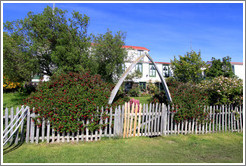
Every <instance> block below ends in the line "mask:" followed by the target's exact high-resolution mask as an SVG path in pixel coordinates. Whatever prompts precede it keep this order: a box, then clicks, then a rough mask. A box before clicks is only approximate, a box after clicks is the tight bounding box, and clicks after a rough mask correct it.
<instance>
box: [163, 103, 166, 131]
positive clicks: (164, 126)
mask: <svg viewBox="0 0 246 166" xmlns="http://www.w3.org/2000/svg"><path fill="white" fill-rule="evenodd" d="M162 111H163V133H164V135H166V134H167V130H166V129H167V107H166V105H165V104H164V103H163V104H162Z"/></svg>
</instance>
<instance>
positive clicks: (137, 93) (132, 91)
mask: <svg viewBox="0 0 246 166" xmlns="http://www.w3.org/2000/svg"><path fill="white" fill-rule="evenodd" d="M128 95H129V96H131V97H139V96H140V89H139V87H135V88H132V89H130V90H129V92H128Z"/></svg>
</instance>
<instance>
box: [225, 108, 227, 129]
mask: <svg viewBox="0 0 246 166" xmlns="http://www.w3.org/2000/svg"><path fill="white" fill-rule="evenodd" d="M226 131H227V105H225V132H226Z"/></svg>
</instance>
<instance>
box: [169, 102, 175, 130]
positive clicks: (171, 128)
mask: <svg viewBox="0 0 246 166" xmlns="http://www.w3.org/2000/svg"><path fill="white" fill-rule="evenodd" d="M171 109H174V108H173V106H172V107H171V108H170V110H169V111H170V114H171V116H170V118H171V120H170V121H171V125H170V126H171V133H170V134H173V116H174V115H173V112H172V110H171Z"/></svg>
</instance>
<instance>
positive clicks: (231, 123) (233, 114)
mask: <svg viewBox="0 0 246 166" xmlns="http://www.w3.org/2000/svg"><path fill="white" fill-rule="evenodd" d="M231 107H232V106H230V110H232V108H231ZM233 116H234V114H233V110H232V111H231V132H233Z"/></svg>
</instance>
